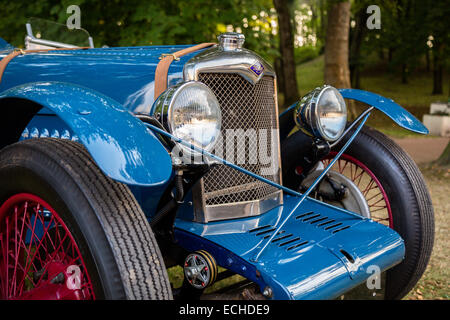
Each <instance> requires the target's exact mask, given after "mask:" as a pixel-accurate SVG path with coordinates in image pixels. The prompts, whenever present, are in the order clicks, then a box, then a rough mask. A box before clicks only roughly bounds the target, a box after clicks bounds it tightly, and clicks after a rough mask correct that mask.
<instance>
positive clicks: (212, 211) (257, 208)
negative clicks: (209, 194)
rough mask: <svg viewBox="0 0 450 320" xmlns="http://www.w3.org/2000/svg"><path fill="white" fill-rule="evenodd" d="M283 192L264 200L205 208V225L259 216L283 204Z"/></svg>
mask: <svg viewBox="0 0 450 320" xmlns="http://www.w3.org/2000/svg"><path fill="white" fill-rule="evenodd" d="M282 194H283V192H282V190H278V191H276V192H274V193H272V194H270V195H269V196H267V197H266V198H264V199H259V200H253V201H245V202H235V203H226V204H217V205H210V206H206V207H205V209H204V210H205V213H204V216H205V220H204V221H202V222H204V223H206V222H210V221H218V220H226V219H236V218H246V217H251V216H257V215H260V214H262V213H264V212H267V211H269V210H270V209H273V208H275V207H278V206H280V205H282V204H283V196H282Z"/></svg>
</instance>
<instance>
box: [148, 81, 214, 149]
mask: <svg viewBox="0 0 450 320" xmlns="http://www.w3.org/2000/svg"><path fill="white" fill-rule="evenodd" d="M190 86H198V87H199V88H200V89H201V90H204V91H205V92H207V95H209V97H210V98H213V99H214V100H215V103H216V104H217V111H218V117H217V121H218V128H217V130H216V131H217V132H218V134H217V135H216V136H214V138H213V139H212V140H213V142H211V143H209V144H208V145H207V146H204V145H202V144H201V143H199V142H197V141H196V142H193V141H187V142H190V143H192V144H194V145H195V146H197V147H200V148H202V149H204V150H206V151H211V150H212V149H214V147H215V145H216V144H217V141H218V140H219V137H220V132H221V129H222V113H221V109H220V104H219V102H218V100H217V97H216V96H215V94H214V93H213V91H212V90H211V89H210V88H209V87H208V86H206V85H205V84H204V83H201V82H199V81H193V80H192V81H185V82H181V83H178V84H176V85H173V86H171V87H169V88H167V89H166V91H164V92H163V93H162V94H161V95H160V96H159V97H158V98H157V99H156V101H155V102H154V105H153V107H152V112H151V113H152V115H153V116H155V117H156V118H157V119H158V120H159V121H160V122H161V124H162V125H163V126H164V128H165V129H166V130H167V131H168V132H170V133H171V134H173V135H174V136H175V137H177V138H180V139H183V137H179V136H177V135H176V133H175V128H174V115H173V113H174V104H175V103H176V101H177V98H178V96H179V95H180V94H181V93H183V92H184V90H185V89H186V88H188V87H190ZM184 140H186V139H184ZM178 145H179V146H180V147H181V148H182V149H183V150H185V151H189V152H192V149H191V148H189V147H187V146H185V145H183V144H178Z"/></svg>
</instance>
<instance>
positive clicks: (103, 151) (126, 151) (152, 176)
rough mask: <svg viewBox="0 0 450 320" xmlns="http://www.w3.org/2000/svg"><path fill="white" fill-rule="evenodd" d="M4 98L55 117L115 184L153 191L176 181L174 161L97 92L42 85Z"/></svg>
mask: <svg viewBox="0 0 450 320" xmlns="http://www.w3.org/2000/svg"><path fill="white" fill-rule="evenodd" d="M5 97H15V98H25V99H30V100H32V101H35V102H37V103H39V104H40V105H42V106H44V107H45V108H47V109H48V110H51V111H52V112H54V113H56V114H57V115H58V117H59V118H61V119H62V120H63V121H64V122H65V123H66V124H67V125H68V127H69V128H70V129H71V130H72V131H73V132H74V133H75V134H76V135H77V136H78V138H79V141H80V142H81V143H82V144H83V145H84V146H85V147H86V148H87V149H88V151H89V153H90V154H91V156H92V157H93V159H94V160H95V161H96V163H97V164H98V166H99V167H100V168H101V169H102V170H103V171H104V172H105V173H106V174H107V175H108V176H109V177H111V178H112V179H115V180H118V181H121V182H124V183H128V184H132V185H141V186H150V185H157V184H163V183H166V182H167V181H168V179H169V178H170V177H171V174H172V163H171V158H170V156H169V154H168V153H167V150H166V149H165V148H164V147H163V146H162V145H161V142H160V141H159V140H158V138H156V137H155V136H154V134H153V133H151V132H150V131H149V130H147V129H146V127H145V126H144V124H143V123H142V122H141V121H140V120H138V119H137V118H136V117H134V116H133V115H132V114H131V113H130V112H128V111H127V110H125V109H123V108H122V106H121V105H120V104H118V103H117V102H116V101H114V100H112V99H110V98H108V97H106V96H104V95H102V94H100V93H98V92H95V91H93V90H90V89H87V88H85V87H81V86H78V85H72V84H67V83H61V82H59V83H57V82H40V83H30V84H25V85H21V86H18V87H15V88H12V89H9V90H7V91H5V92H3V93H2V94H0V99H1V98H5ZM49 129H50V128H49Z"/></svg>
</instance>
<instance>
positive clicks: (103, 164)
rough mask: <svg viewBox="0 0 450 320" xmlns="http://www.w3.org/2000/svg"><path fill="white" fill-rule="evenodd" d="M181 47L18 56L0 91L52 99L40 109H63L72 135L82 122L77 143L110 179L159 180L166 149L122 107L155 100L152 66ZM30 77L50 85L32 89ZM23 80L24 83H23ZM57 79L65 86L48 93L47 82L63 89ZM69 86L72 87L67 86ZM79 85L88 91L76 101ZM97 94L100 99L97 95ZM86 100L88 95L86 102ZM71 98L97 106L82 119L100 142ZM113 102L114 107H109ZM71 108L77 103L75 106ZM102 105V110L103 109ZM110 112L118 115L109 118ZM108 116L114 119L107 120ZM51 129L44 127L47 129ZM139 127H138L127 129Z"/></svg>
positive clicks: (166, 166) (178, 64)
mask: <svg viewBox="0 0 450 320" xmlns="http://www.w3.org/2000/svg"><path fill="white" fill-rule="evenodd" d="M185 47H188V46H185V45H184V46H152V47H129V48H127V47H124V48H98V49H87V50H70V51H51V52H48V53H30V54H26V55H19V56H17V57H15V58H14V59H13V60H11V61H10V62H9V64H8V66H7V67H6V69H5V72H4V74H3V78H2V81H1V83H0V94H1V95H2V97H7V96H20V97H23V98H26V99H29V100H33V101H35V102H37V103H41V102H43V103H46V104H51V105H52V107H48V108H43V109H41V111H40V112H39V114H53V111H54V110H56V109H58V110H59V112H60V113H64V114H65V116H66V118H65V119H64V120H67V121H70V123H67V125H68V127H69V128H71V129H74V130H73V131H75V134H76V135H80V134H79V133H78V132H77V130H81V129H77V130H75V129H76V127H77V126H82V125H84V126H85V129H86V130H84V134H83V139H80V142H82V143H83V144H84V143H85V141H86V142H87V143H88V145H86V147H87V149H88V151H89V152H90V153H91V155H92V156H93V158H94V160H95V161H96V162H97V163H98V164H99V167H100V168H101V169H102V170H104V172H105V174H106V175H108V176H110V177H111V178H113V179H116V180H118V181H121V182H125V183H127V184H129V185H141V186H150V185H156V184H162V183H164V182H167V180H168V179H169V178H170V176H171V160H170V158H169V156H168V154H167V152H166V151H165V150H164V152H163V147H162V145H161V143H160V142H158V141H156V140H155V138H154V136H153V134H152V133H147V132H146V129H143V127H142V124H141V122H140V121H138V120H137V119H135V118H133V117H132V116H131V115H130V114H129V113H128V112H121V111H122V110H123V111H125V110H126V111H130V112H132V113H148V112H149V110H150V108H151V106H152V104H153V102H154V77H155V69H156V66H157V64H158V63H159V61H160V60H159V59H158V58H159V57H160V56H161V54H162V53H170V52H175V51H178V50H181V49H183V48H185ZM8 48H9V46H8ZM197 53H198V52H196V53H191V54H188V55H185V56H183V57H182V58H180V60H179V61H174V62H173V63H172V64H171V66H170V69H169V76H168V82H169V85H173V84H176V83H178V82H179V81H182V70H183V66H184V64H185V63H186V61H188V60H189V59H190V58H191V57H192V56H193V55H195V54H197ZM5 55H6V52H3V53H2V52H0V59H1V58H2V57H3V56H5ZM34 82H41V83H46V84H48V86H47V87H45V88H47V89H48V90H43V89H42V88H41V86H42V84H40V85H39V87H35V88H33V87H32V85H31V84H30V83H34ZM25 83H26V84H28V85H27V86H26V87H23V84H25ZM61 83H64V90H62V91H61V90H59V91H55V92H52V89H51V88H50V87H49V86H50V85H54V86H55V88H59V89H61V88H62V87H61ZM71 86H73V89H70V87H71ZM81 87H83V88H85V89H84V90H88V89H87V88H89V90H90V92H92V95H90V96H89V97H81V100H80V101H78V97H76V96H75V95H76V94H77V93H78V94H80V95H83V93H82V91H80V89H79V88H81ZM25 88H26V89H25ZM7 90H9V91H7ZM66 93H67V94H68V95H69V96H72V97H73V99H72V100H71V101H69V100H66V99H65V95H66ZM58 94H60V96H59V97H58ZM96 95H98V97H102V98H101V99H100V98H95V96H96ZM83 98H84V99H83ZM86 99H87V100H89V101H88V103H87V100H86ZM105 101H106V102H105ZM73 103H77V104H83V108H84V110H85V111H89V110H91V109H92V111H94V110H95V113H96V114H97V116H96V117H95V119H94V117H93V116H90V117H84V118H85V120H86V119H89V121H90V124H89V125H90V126H91V128H90V131H89V132H90V133H91V135H92V136H95V135H97V136H102V137H103V138H104V139H102V140H103V142H102V143H101V144H99V143H98V141H100V139H91V138H88V136H87V133H88V130H87V129H88V127H87V126H88V124H87V123H86V122H85V121H84V122H81V121H79V120H77V118H80V119H83V117H80V116H81V115H79V114H76V113H74V112H73V110H72V111H70V110H65V108H64V106H65V105H66V104H73ZM43 106H44V107H46V106H47V105H43ZM111 106H114V108H112V109H115V110H108V109H111V108H110V107H111ZM73 107H74V108H77V106H76V105H73ZM102 108H105V110H101V109H102ZM53 109H54V110H53ZM122 115H125V116H124V117H122ZM113 116H117V117H118V118H111V117H113ZM106 119H108V120H113V121H109V122H107V121H106ZM109 124H110V128H109V129H108V130H109V131H108V134H107V135H111V137H113V139H110V138H109V137H107V135H106V136H105V135H104V134H103V133H102V132H101V131H104V130H106V128H107V127H108V126H109ZM74 126H75V127H74ZM54 129H55V128H53V127H49V128H47V130H49V131H52V130H54ZM137 131H141V132H140V133H139V134H136V135H134V134H131V133H134V132H137ZM99 133H100V134H99ZM148 137H150V138H148ZM145 138H148V139H145ZM109 140H111V141H109ZM119 141H120V143H119ZM122 142H123V143H122ZM94 146H95V148H94ZM100 147H101V148H100ZM113 152H114V153H113ZM115 152H117V153H115Z"/></svg>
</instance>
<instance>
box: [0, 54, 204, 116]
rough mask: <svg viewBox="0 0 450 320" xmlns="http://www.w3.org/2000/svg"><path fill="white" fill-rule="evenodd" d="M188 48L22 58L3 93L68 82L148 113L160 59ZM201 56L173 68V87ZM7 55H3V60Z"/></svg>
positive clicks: (12, 65) (8, 72) (9, 70)
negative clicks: (187, 66)
mask: <svg viewBox="0 0 450 320" xmlns="http://www.w3.org/2000/svg"><path fill="white" fill-rule="evenodd" d="M186 47H189V45H187V46H186V45H183V46H151V47H128V48H127V47H124V48H96V49H87V50H70V51H50V52H48V53H29V54H26V55H23V56H21V55H20V56H17V57H15V58H14V59H13V60H11V61H10V62H9V64H8V66H7V67H6V69H5V72H4V74H3V79H2V82H1V83H0V93H1V92H2V91H4V90H6V89H9V88H12V87H15V86H18V85H21V84H24V83H28V82H38V81H39V82H40V81H45V82H53V81H58V82H66V83H71V84H78V85H81V86H84V87H87V88H90V89H92V90H95V91H97V92H100V93H103V94H104V95H106V96H108V97H110V98H112V99H114V100H115V101H117V102H119V103H120V104H121V105H123V107H124V108H126V109H127V110H130V111H132V112H135V113H136V112H139V113H148V112H149V110H150V107H151V106H152V104H153V102H154V80H155V69H156V66H157V64H158V62H159V61H160V60H159V59H158V58H159V57H160V56H161V54H163V53H171V52H175V51H178V50H181V49H183V48H186ZM199 52H200V51H197V52H194V53H191V54H188V55H185V56H183V57H181V58H180V60H179V61H174V62H173V63H172V64H171V66H170V69H169V76H168V82H169V85H173V84H176V83H178V82H179V81H182V79H183V75H182V71H183V67H184V64H185V63H186V62H187V61H188V60H189V59H190V58H192V57H193V56H194V55H196V54H197V53H199ZM5 54H6V53H5ZM5 54H3V55H2V54H1V53H0V59H1V58H2V57H3V56H4V55H5Z"/></svg>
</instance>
